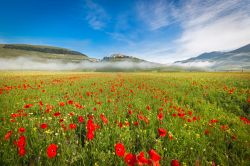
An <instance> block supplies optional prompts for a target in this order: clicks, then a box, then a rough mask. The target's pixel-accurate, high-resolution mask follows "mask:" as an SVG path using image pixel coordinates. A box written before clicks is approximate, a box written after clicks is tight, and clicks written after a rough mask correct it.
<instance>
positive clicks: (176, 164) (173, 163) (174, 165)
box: [171, 160, 180, 166]
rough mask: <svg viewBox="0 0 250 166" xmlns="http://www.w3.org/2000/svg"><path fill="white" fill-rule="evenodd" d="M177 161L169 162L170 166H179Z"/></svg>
mask: <svg viewBox="0 0 250 166" xmlns="http://www.w3.org/2000/svg"><path fill="white" fill-rule="evenodd" d="M179 165H180V164H179V161H178V160H172V161H171V166H179Z"/></svg>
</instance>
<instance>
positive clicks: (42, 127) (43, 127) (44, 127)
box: [40, 123, 48, 129]
mask: <svg viewBox="0 0 250 166" xmlns="http://www.w3.org/2000/svg"><path fill="white" fill-rule="evenodd" d="M47 126H48V125H47V124H46V123H43V124H41V125H40V127H41V129H46V128H47Z"/></svg>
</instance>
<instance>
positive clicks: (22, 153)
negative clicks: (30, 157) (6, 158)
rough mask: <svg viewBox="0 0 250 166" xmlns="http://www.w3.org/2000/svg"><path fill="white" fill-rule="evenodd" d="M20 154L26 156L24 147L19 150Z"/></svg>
mask: <svg viewBox="0 0 250 166" xmlns="http://www.w3.org/2000/svg"><path fill="white" fill-rule="evenodd" d="M18 154H19V156H24V155H25V154H26V151H25V148H24V147H22V148H19V150H18Z"/></svg>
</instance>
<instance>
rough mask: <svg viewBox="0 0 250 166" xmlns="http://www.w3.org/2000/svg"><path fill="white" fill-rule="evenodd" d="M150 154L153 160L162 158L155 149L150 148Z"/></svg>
mask: <svg viewBox="0 0 250 166" xmlns="http://www.w3.org/2000/svg"><path fill="white" fill-rule="evenodd" d="M148 154H149V156H150V159H151V160H153V161H159V160H160V159H161V156H160V155H159V154H158V153H157V152H156V151H155V150H154V149H151V150H149V152H148Z"/></svg>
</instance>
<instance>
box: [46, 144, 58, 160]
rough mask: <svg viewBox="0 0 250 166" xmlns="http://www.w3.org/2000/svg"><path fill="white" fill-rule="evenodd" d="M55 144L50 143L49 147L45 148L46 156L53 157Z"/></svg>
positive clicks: (55, 148) (55, 150) (55, 149)
mask: <svg viewBox="0 0 250 166" xmlns="http://www.w3.org/2000/svg"><path fill="white" fill-rule="evenodd" d="M57 148H58V147H57V146H56V145H55V144H50V145H49V147H48V148H47V155H48V158H53V157H55V156H56V152H57Z"/></svg>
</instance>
